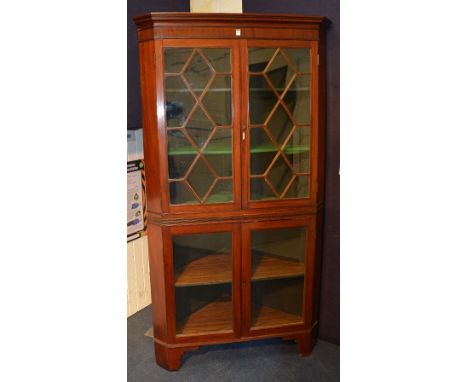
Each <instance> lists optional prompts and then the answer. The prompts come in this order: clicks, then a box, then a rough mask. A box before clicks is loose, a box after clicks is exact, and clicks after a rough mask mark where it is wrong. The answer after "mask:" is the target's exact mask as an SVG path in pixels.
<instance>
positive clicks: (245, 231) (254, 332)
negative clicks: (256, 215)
mask: <svg viewBox="0 0 468 382" xmlns="http://www.w3.org/2000/svg"><path fill="white" fill-rule="evenodd" d="M315 226H316V216H315V215H313V216H309V217H300V218H290V219H288V220H274V221H257V222H253V223H244V224H242V312H243V316H242V336H243V337H254V336H261V335H266V334H275V333H284V332H286V331H299V330H305V329H309V328H311V325H312V312H311V307H312V291H313V285H314V281H315V280H314V278H315V277H316V276H315V274H316V272H315V269H314V268H315V264H316V249H315V239H316V232H315ZM292 227H305V228H306V232H307V236H306V254H305V262H304V267H305V273H304V292H303V301H302V317H303V323H301V324H291V325H282V326H276V327H268V328H261V329H251V327H250V326H251V325H250V321H251V302H252V300H251V273H252V269H251V268H252V267H251V242H252V241H251V238H252V237H251V231H254V230H268V229H276V228H292Z"/></svg>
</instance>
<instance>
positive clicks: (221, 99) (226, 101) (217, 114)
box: [202, 76, 232, 126]
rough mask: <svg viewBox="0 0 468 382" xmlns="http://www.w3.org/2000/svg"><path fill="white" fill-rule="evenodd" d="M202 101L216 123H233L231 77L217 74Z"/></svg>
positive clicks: (220, 124)
mask: <svg viewBox="0 0 468 382" xmlns="http://www.w3.org/2000/svg"><path fill="white" fill-rule="evenodd" d="M202 102H203V105H204V106H205V107H206V111H207V112H208V113H209V114H210V115H211V118H213V120H214V121H215V123H216V125H218V126H230V125H231V124H232V115H231V77H230V76H216V78H215V79H214V81H213V83H212V84H211V85H210V88H209V90H208V91H207V92H206V94H205V96H204V97H203V101H202Z"/></svg>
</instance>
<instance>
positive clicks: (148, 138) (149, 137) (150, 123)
mask: <svg viewBox="0 0 468 382" xmlns="http://www.w3.org/2000/svg"><path fill="white" fill-rule="evenodd" d="M139 50H140V84H141V109H142V110H141V111H142V119H143V121H142V124H143V147H144V152H145V176H146V197H147V207H148V211H149V212H160V211H161V185H160V179H159V176H160V174H159V173H160V169H159V165H160V159H159V150H158V143H159V139H158V133H157V132H158V130H157V124H156V73H155V47H154V41H145V42H140V43H139Z"/></svg>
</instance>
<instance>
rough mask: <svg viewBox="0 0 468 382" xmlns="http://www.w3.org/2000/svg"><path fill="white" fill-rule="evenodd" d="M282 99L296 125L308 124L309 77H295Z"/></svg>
mask: <svg viewBox="0 0 468 382" xmlns="http://www.w3.org/2000/svg"><path fill="white" fill-rule="evenodd" d="M283 99H284V103H285V104H286V107H287V108H288V110H289V111H290V112H291V114H292V115H293V117H294V118H295V119H296V122H297V123H298V124H300V125H303V124H309V123H310V75H308V74H307V75H301V76H297V77H296V78H295V79H294V82H293V83H292V85H291V87H290V88H289V90H288V91H287V93H286V95H285V96H284V98H283Z"/></svg>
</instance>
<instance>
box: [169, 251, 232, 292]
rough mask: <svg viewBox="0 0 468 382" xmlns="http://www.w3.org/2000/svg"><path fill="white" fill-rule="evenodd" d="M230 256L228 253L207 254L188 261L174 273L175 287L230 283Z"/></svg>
mask: <svg viewBox="0 0 468 382" xmlns="http://www.w3.org/2000/svg"><path fill="white" fill-rule="evenodd" d="M231 280H232V257H231V255H230V254H216V255H207V256H204V257H201V258H200V259H197V260H195V261H192V262H191V263H189V264H188V265H187V266H186V267H185V269H184V270H183V272H182V273H181V274H179V275H176V281H175V285H176V286H177V287H183V286H194V285H211V284H223V283H230V282H231Z"/></svg>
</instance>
